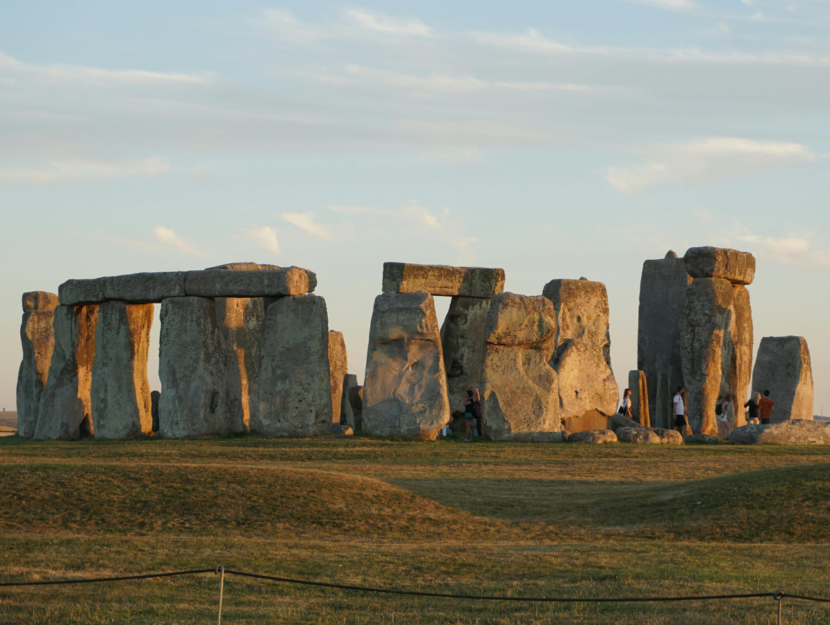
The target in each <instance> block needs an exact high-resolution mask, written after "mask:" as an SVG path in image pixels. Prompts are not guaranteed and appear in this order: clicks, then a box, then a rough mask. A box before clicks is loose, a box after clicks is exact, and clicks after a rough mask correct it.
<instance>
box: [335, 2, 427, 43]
mask: <svg viewBox="0 0 830 625" xmlns="http://www.w3.org/2000/svg"><path fill="white" fill-rule="evenodd" d="M344 14H345V16H346V18H347V19H348V20H349V21H350V22H351V23H352V24H354V25H356V26H359V27H361V28H365V29H367V30H375V31H380V32H383V33H389V34H393V35H414V36H417V37H429V36H431V35H432V31H431V30H430V28H429V26H427V25H426V24H424V23H423V22H422V21H421V20H419V19H415V18H412V17H408V18H396V17H389V16H388V15H384V14H383V13H376V12H374V11H369V10H367V9H346V10H345V11H344Z"/></svg>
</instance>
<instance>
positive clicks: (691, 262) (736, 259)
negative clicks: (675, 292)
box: [683, 247, 755, 285]
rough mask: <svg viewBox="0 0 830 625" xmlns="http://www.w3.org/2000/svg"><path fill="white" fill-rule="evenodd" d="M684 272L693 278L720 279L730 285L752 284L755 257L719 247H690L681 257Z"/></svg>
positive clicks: (747, 253)
mask: <svg viewBox="0 0 830 625" xmlns="http://www.w3.org/2000/svg"><path fill="white" fill-rule="evenodd" d="M683 260H684V261H685V264H686V271H688V272H689V275H690V276H692V277H693V278H721V279H722V280H728V281H729V282H731V283H732V284H743V285H749V284H752V281H753V280H754V279H755V257H754V256H753V255H752V254H750V253H749V252H739V251H738V250H730V249H725V248H720V247H690V248H689V249H688V250H686V255H685V256H684V257H683Z"/></svg>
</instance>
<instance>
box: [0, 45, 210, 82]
mask: <svg viewBox="0 0 830 625" xmlns="http://www.w3.org/2000/svg"><path fill="white" fill-rule="evenodd" d="M0 75H6V76H21V77H22V76H26V77H32V78H36V79H39V80H42V81H47V82H62V83H72V82H78V81H82V82H93V83H107V82H116V83H131V84H152V83H156V84H158V83H184V84H204V83H207V82H209V81H210V76H209V75H205V74H201V75H200V74H182V73H165V72H151V71H145V70H111V69H103V68H100V67H87V66H83V65H62V64H59V65H36V64H34V63H24V62H23V61H20V60H18V59H15V58H13V57H11V56H8V55H7V54H4V53H2V52H0Z"/></svg>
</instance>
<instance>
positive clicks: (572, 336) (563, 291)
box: [542, 280, 618, 419]
mask: <svg viewBox="0 0 830 625" xmlns="http://www.w3.org/2000/svg"><path fill="white" fill-rule="evenodd" d="M542 294H543V295H544V297H546V298H547V299H549V300H550V301H551V302H552V303H553V306H554V310H555V312H556V322H557V330H556V349H555V351H554V353H553V355H552V357H551V361H550V364H551V366H552V367H553V368H554V370H555V371H556V375H557V378H558V381H559V405H560V415H561V417H562V418H563V419H568V418H570V417H579V416H581V415H582V414H584V413H586V412H588V411H592V410H596V411H598V412H601V413H603V414H606V415H611V414H613V413H614V412H615V410H616V407H617V397H618V388H617V382H616V380H615V379H614V374H613V372H612V371H611V335H610V332H609V325H608V294H607V292H606V290H605V285H604V284H602V283H601V282H591V281H590V280H551V281H550V282H548V283H547V284H546V285H545V288H544V290H543V291H542Z"/></svg>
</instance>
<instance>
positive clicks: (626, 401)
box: [620, 388, 633, 419]
mask: <svg viewBox="0 0 830 625" xmlns="http://www.w3.org/2000/svg"><path fill="white" fill-rule="evenodd" d="M620 414H621V415H622V416H624V417H628V418H629V419H632V418H633V417H632V416H631V389H630V388H627V389H625V390H624V391H623V400H622V404H621V405H620Z"/></svg>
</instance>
